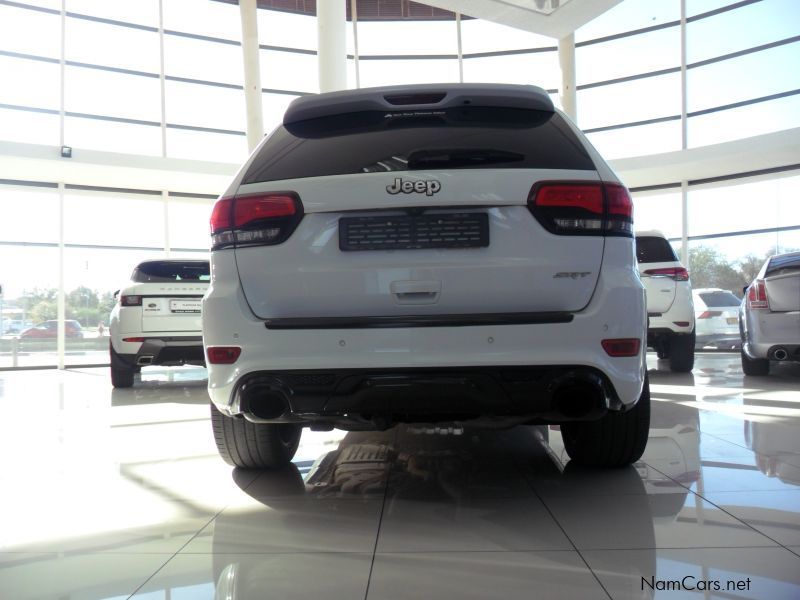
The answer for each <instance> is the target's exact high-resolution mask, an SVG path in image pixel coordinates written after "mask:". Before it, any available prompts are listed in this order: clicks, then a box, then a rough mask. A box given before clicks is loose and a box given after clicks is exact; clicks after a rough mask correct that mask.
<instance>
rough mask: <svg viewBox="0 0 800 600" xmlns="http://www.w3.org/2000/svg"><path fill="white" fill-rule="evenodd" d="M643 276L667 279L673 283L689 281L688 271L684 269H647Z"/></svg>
mask: <svg viewBox="0 0 800 600" xmlns="http://www.w3.org/2000/svg"><path fill="white" fill-rule="evenodd" d="M644 274H645V275H650V276H651V277H669V278H670V279H674V280H675V281H689V271H687V270H686V269H685V268H684V267H665V268H663V269H647V270H646V271H645V272H644Z"/></svg>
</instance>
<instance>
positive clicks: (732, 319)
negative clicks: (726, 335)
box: [726, 317, 739, 325]
mask: <svg viewBox="0 0 800 600" xmlns="http://www.w3.org/2000/svg"><path fill="white" fill-rule="evenodd" d="M726 320H727V321H728V325H736V324H737V323H738V322H739V318H738V317H728V318H727V319H726Z"/></svg>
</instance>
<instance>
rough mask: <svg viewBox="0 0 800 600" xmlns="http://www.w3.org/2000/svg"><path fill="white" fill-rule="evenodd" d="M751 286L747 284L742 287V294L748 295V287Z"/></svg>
mask: <svg viewBox="0 0 800 600" xmlns="http://www.w3.org/2000/svg"><path fill="white" fill-rule="evenodd" d="M749 287H750V286H749V285H746V286H744V287H743V288H742V296H746V295H747V288H749Z"/></svg>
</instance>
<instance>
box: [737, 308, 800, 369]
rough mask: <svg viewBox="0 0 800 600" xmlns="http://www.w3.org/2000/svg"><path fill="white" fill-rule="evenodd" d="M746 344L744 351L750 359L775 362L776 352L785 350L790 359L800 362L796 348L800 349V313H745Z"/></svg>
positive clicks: (753, 311)
mask: <svg viewBox="0 0 800 600" xmlns="http://www.w3.org/2000/svg"><path fill="white" fill-rule="evenodd" d="M744 316H745V319H746V321H745V323H744V324H745V327H744V334H745V336H744V337H745V339H744V344H743V345H742V349H743V350H744V352H745V354H747V355H748V356H749V357H750V358H754V359H755V358H768V359H770V360H774V359H775V357H774V354H775V350H777V349H778V348H784V349H786V350H787V353H788V356H789V358H788V359H787V360H800V356H798V355H797V354H796V353H795V348H797V347H800V311H792V312H784V313H780V312H771V311H755V310H748V311H746V312H745V315H744Z"/></svg>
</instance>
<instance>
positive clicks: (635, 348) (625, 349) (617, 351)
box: [600, 338, 642, 357]
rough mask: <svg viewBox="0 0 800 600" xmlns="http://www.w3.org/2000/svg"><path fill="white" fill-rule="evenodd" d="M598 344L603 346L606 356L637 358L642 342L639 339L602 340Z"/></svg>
mask: <svg viewBox="0 0 800 600" xmlns="http://www.w3.org/2000/svg"><path fill="white" fill-rule="evenodd" d="M600 343H601V344H602V345H603V350H605V351H606V354H608V355H609V356H615V357H622V356H637V355H638V354H639V348H640V347H641V345H642V341H641V340H640V339H639V338H620V339H614V340H603V341H602V342H600Z"/></svg>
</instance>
